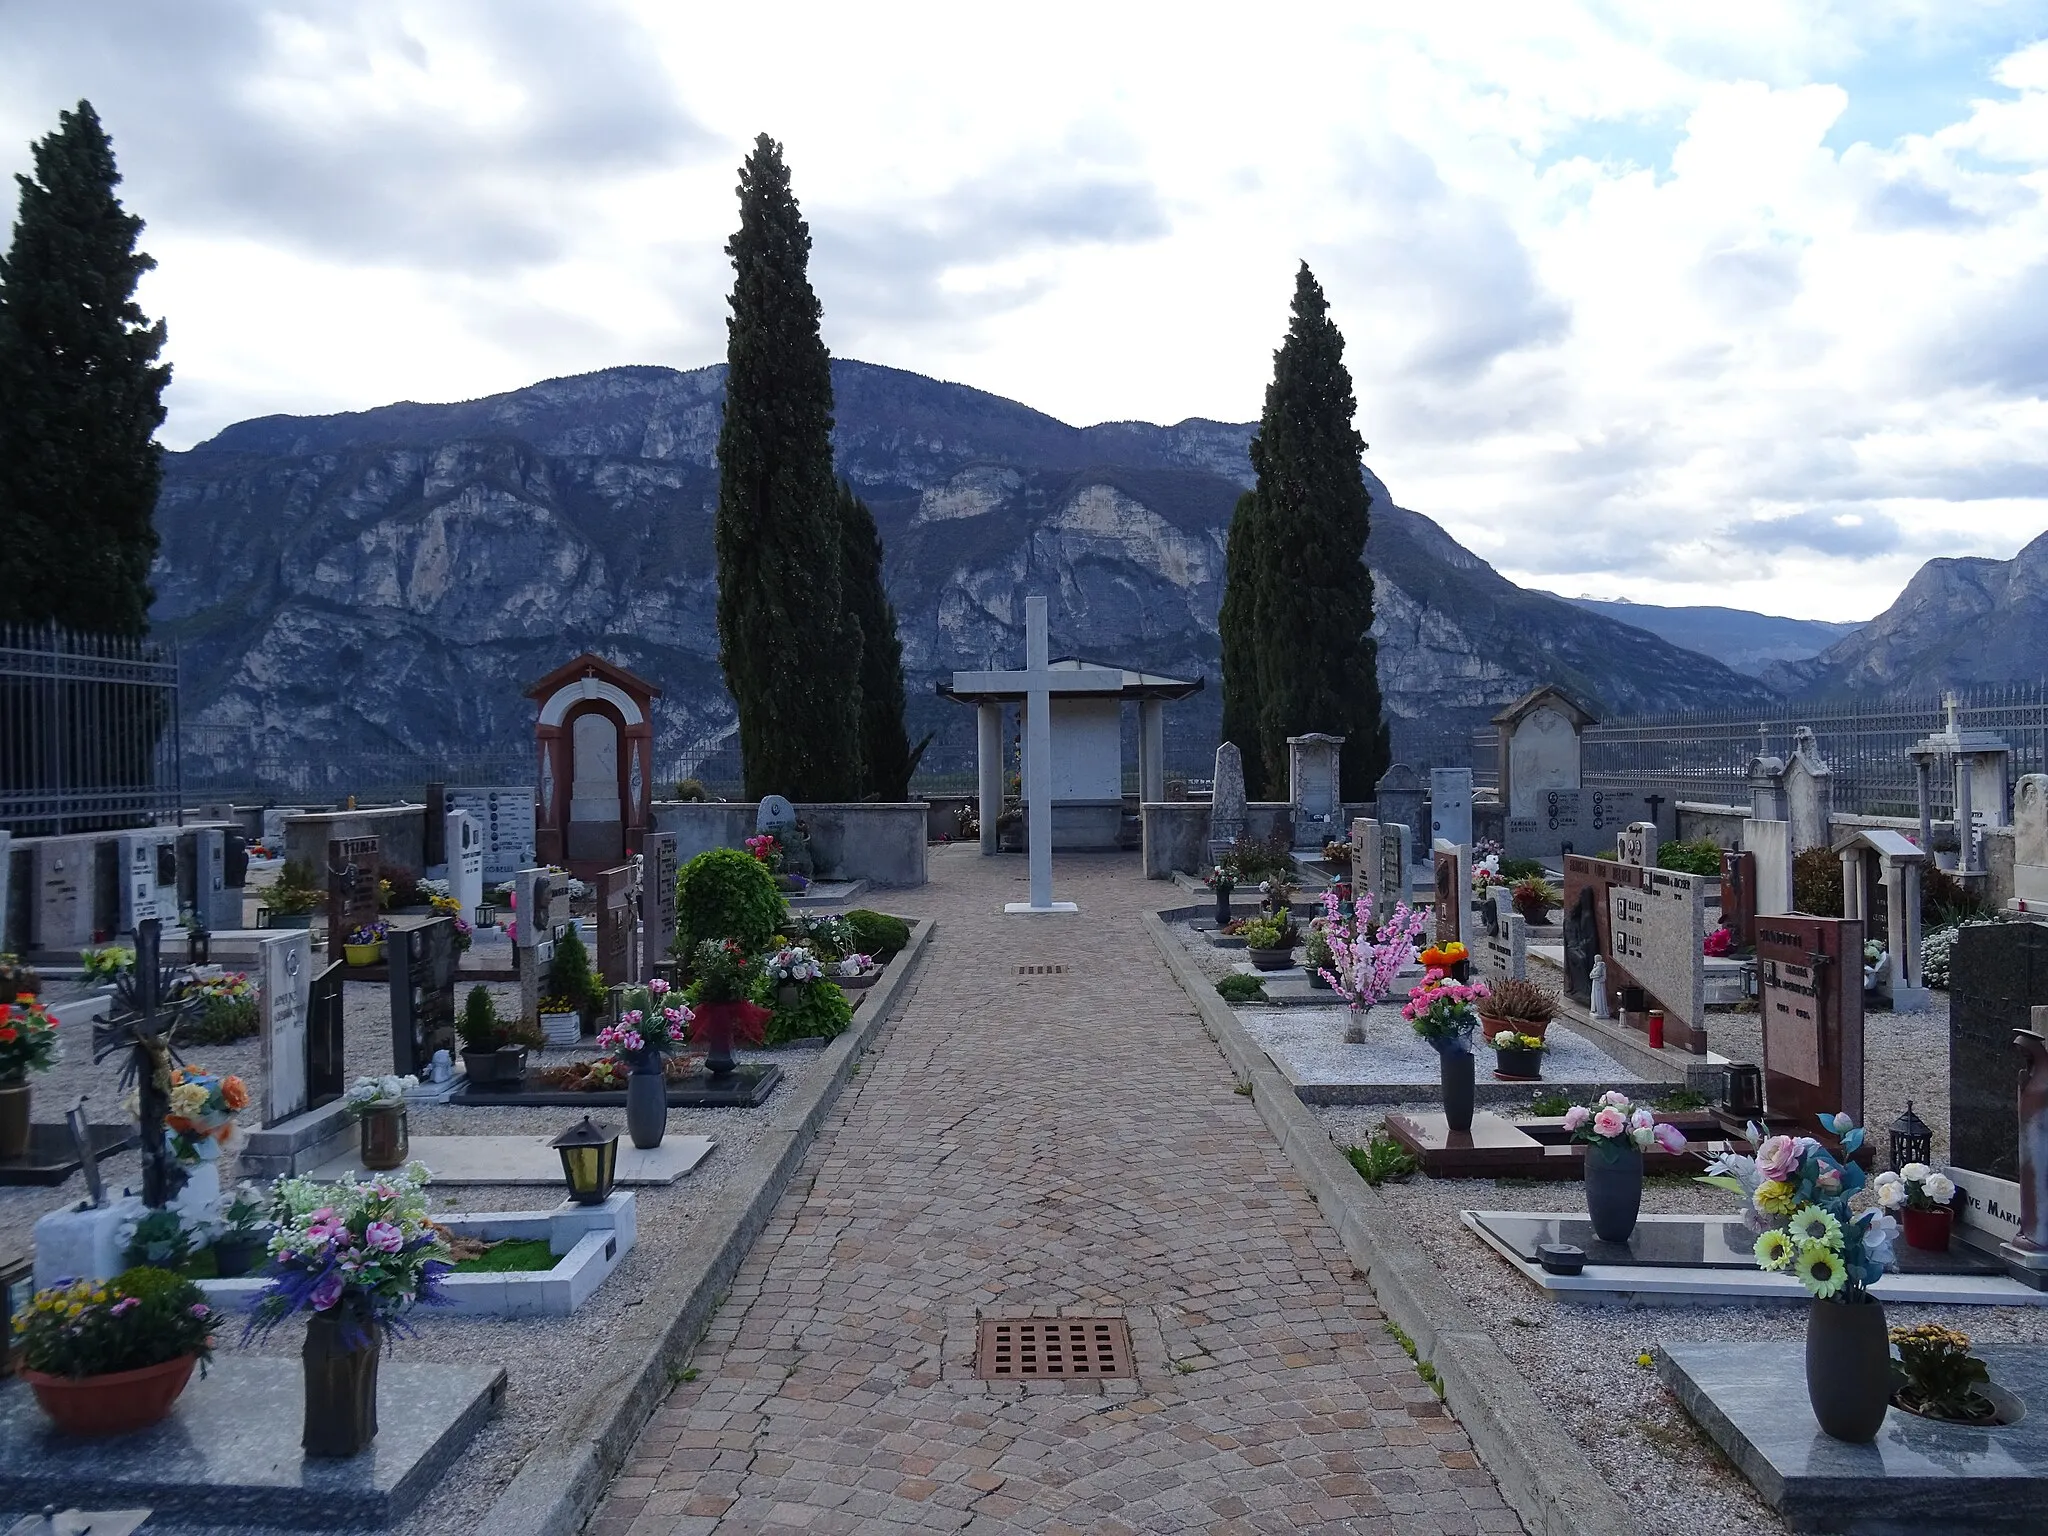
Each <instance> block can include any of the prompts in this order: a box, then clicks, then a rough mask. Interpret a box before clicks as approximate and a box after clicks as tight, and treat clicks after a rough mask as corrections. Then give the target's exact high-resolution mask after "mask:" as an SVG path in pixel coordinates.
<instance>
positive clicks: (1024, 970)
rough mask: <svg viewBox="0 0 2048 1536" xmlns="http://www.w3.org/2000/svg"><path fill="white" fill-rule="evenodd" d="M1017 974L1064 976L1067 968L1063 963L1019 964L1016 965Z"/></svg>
mask: <svg viewBox="0 0 2048 1536" xmlns="http://www.w3.org/2000/svg"><path fill="white" fill-rule="evenodd" d="M1017 974H1018V975H1019V976H1064V975H1066V974H1067V968H1066V967H1065V966H1064V965H1020V966H1018V967H1017Z"/></svg>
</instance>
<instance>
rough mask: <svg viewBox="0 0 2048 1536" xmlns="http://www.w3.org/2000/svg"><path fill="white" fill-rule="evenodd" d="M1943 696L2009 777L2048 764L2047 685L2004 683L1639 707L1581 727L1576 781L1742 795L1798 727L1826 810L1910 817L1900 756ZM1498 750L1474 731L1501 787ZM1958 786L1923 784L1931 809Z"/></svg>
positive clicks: (1475, 749) (1485, 775) (1947, 803)
mask: <svg viewBox="0 0 2048 1536" xmlns="http://www.w3.org/2000/svg"><path fill="white" fill-rule="evenodd" d="M1945 698H1952V699H1953V700H1954V703H1955V715H1956V724H1957V725H1958V726H1960V727H1961V728H1963V729H1965V730H1971V729H1977V730H1986V731H1991V732H1994V733H1996V734H1997V735H1998V736H1999V737H2001V738H2002V739H2003V740H2004V742H2005V744H2006V745H2007V746H2008V747H2010V748H2011V749H2012V775H2013V777H2014V778H2015V779H2017V778H2018V776H2019V775H2021V774H2023V773H2042V772H2048V683H2042V682H2034V683H2013V684H2003V685H1998V686H1992V687H1977V688H1961V689H1955V690H1953V691H1952V692H1951V693H1950V694H1948V695H1946V696H1944V695H1939V694H1901V695H1896V696H1891V697H1883V698H1876V697H1863V698H1847V699H1833V700H1823V701H1820V702H1818V703H1813V704H1787V705H1784V706H1781V707H1779V708H1777V709H1774V710H1770V711H1767V712H1762V713H1760V712H1758V711H1756V710H1754V709H1731V710H1718V711H1695V712H1688V713H1684V714H1670V715H1642V716H1636V717H1632V718H1629V719H1622V720H1609V721H1604V722H1602V723H1601V724H1599V725H1596V726H1591V727H1589V728H1588V729H1587V731H1586V735H1585V752H1584V757H1583V773H1584V782H1585V784H1586V787H1587V788H1589V789H1621V788H1628V789H1633V790H1637V791H1639V792H1642V793H1655V794H1662V795H1664V796H1666V797H1667V798H1668V799H1671V800H1702V801H1709V802H1714V803H1718V804H1724V805H1746V804H1748V803H1749V764H1750V761H1751V759H1753V758H1755V757H1756V756H1757V755H1758V754H1759V753H1765V754H1768V755H1772V756H1776V757H1787V756H1789V755H1790V754H1791V751H1792V746H1793V734H1794V732H1795V731H1796V730H1797V729H1798V728H1799V727H1800V726H1805V727H1807V728H1808V729H1809V730H1811V731H1812V732H1813V736H1814V746H1815V749H1816V750H1817V751H1818V752H1819V753H1820V755H1821V757H1822V758H1823V759H1824V760H1825V761H1826V762H1827V764H1828V766H1829V767H1830V768H1831V769H1832V770H1833V795H1834V807H1835V809H1836V810H1839V811H1849V812H1853V813H1856V814H1860V815H1870V816H1883V815H1890V816H1912V815H1916V814H1917V813H1918V806H1919V787H1918V780H1917V778H1916V775H1915V771H1914V767H1913V761H1912V759H1911V758H1910V757H1909V756H1907V753H1908V752H1909V750H1910V749H1911V748H1912V746H1913V744H1914V743H1915V742H1917V741H1919V740H1920V739H1921V738H1923V737H1925V736H1928V735H1930V734H1932V733H1934V732H1937V731H1940V730H1942V729H1943V728H1944V727H1945V726H1946V725H1947V722H1948V712H1947V707H1946V703H1945ZM1497 752H1498V747H1497V740H1496V734H1495V732H1494V730H1493V728H1492V727H1490V726H1489V727H1486V728H1484V729H1481V730H1478V731H1475V732H1473V734H1472V763H1473V782H1474V783H1475V784H1477V785H1480V786H1484V787H1491V788H1498V787H1499V772H1498V768H1497V762H1498V757H1497ZM1954 792H1955V786H1954V784H1953V782H1952V781H1951V779H1950V777H1949V776H1948V775H1946V774H1941V773H1937V774H1935V775H1934V776H1933V780H1932V782H1931V783H1930V784H1929V787H1928V799H1929V802H1930V805H1931V808H1932V810H1933V813H1934V814H1935V815H1936V816H1940V817H1946V816H1950V815H1953V814H1954V811H1955V806H1954Z"/></svg>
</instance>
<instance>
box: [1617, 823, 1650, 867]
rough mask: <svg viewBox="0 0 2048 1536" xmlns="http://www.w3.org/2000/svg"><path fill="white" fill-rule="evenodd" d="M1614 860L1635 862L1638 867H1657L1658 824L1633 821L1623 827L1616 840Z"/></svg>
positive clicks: (1626, 862) (1620, 862) (1628, 862)
mask: <svg viewBox="0 0 2048 1536" xmlns="http://www.w3.org/2000/svg"><path fill="white" fill-rule="evenodd" d="M1614 860H1615V862H1616V863H1617V864H1633V865H1634V866H1635V867H1636V868H1637V869H1655V868H1656V867H1657V824H1656V823H1655V822H1653V821H1632V822H1630V823H1629V824H1628V825H1627V826H1626V827H1624V828H1622V830H1621V834H1620V836H1618V837H1617V838H1616V839H1615V842H1614Z"/></svg>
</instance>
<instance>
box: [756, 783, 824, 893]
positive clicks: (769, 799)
mask: <svg viewBox="0 0 2048 1536" xmlns="http://www.w3.org/2000/svg"><path fill="white" fill-rule="evenodd" d="M754 833H755V835H756V836H759V835H761V834H762V833H766V834H767V835H768V836H770V837H773V838H774V839H775V840H776V841H777V842H778V843H780V844H781V845H782V870H783V873H784V874H789V875H809V874H810V873H811V843H810V839H809V838H807V837H805V836H804V834H803V833H802V832H801V831H799V830H798V829H797V824H796V807H795V806H793V805H791V804H790V803H789V802H788V801H787V800H785V799H784V798H783V797H782V796H781V795H767V796H764V797H763V798H762V800H761V804H760V807H759V808H758V809H757V810H756V811H755V812H754Z"/></svg>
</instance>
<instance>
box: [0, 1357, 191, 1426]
mask: <svg viewBox="0 0 2048 1536" xmlns="http://www.w3.org/2000/svg"><path fill="white" fill-rule="evenodd" d="M198 1359H199V1357H198V1356H197V1355H180V1356H179V1357H178V1358H177V1359H175V1360H166V1361H164V1362H163V1364H161V1365H145V1366H144V1367H142V1369H141V1370H139V1371H112V1372H109V1373H108V1374H107V1375H105V1376H84V1377H80V1378H77V1379H76V1380H74V1379H73V1378H71V1377H69V1376H45V1375H44V1374H43V1373H42V1372H41V1371H31V1370H23V1371H22V1373H21V1379H22V1380H23V1381H25V1382H27V1383H28V1384H29V1387H30V1389H31V1390H32V1391H34V1393H35V1395H36V1404H37V1406H38V1407H40V1408H41V1409H42V1410H43V1412H45V1413H47V1414H48V1415H49V1416H50V1418H51V1420H52V1422H54V1423H55V1424H56V1426H57V1428H58V1429H59V1430H60V1431H62V1432H63V1433H64V1434H67V1435H125V1434H129V1433H131V1432H133V1431H134V1430H138V1429H147V1428H149V1426H150V1425H152V1424H155V1423H157V1422H158V1421H159V1420H161V1419H162V1418H163V1417H164V1416H165V1415H166V1414H168V1413H169V1412H170V1411H171V1406H172V1405H173V1404H174V1403H176V1402H177V1401H178V1397H179V1394H181V1393H182V1392H183V1391H184V1390H185V1383H186V1382H188V1381H190V1380H191V1379H192V1367H193V1365H194V1364H195V1363H196V1362H197V1360H198Z"/></svg>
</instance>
